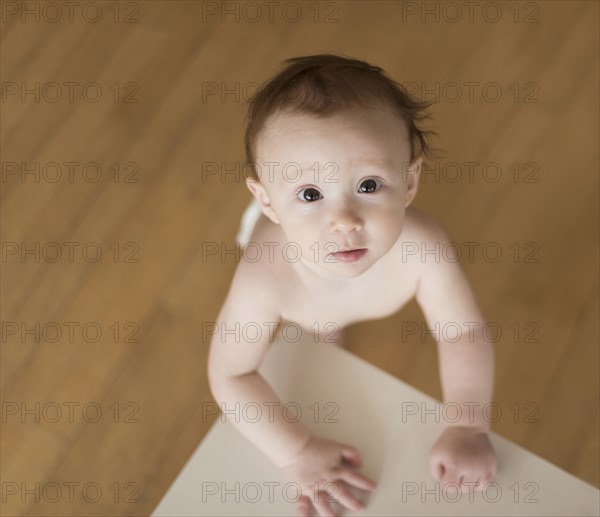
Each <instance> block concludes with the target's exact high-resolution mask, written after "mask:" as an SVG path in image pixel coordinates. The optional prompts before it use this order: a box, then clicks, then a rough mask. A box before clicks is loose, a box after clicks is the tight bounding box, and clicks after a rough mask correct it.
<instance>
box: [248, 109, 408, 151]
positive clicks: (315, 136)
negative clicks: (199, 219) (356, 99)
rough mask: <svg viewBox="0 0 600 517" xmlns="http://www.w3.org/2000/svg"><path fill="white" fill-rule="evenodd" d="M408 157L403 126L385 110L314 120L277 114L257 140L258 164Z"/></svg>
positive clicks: (406, 132)
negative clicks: (286, 161)
mask: <svg viewBox="0 0 600 517" xmlns="http://www.w3.org/2000/svg"><path fill="white" fill-rule="evenodd" d="M409 154H410V145H409V142H408V131H407V128H406V124H405V122H404V121H403V120H401V119H400V117H398V116H397V115H395V114H393V113H392V112H390V111H389V110H386V109H356V110H353V111H349V112H343V113H336V114H335V115H332V116H328V117H323V118H320V117H317V116H315V115H310V114H305V113H280V114H277V115H275V116H273V117H271V118H270V119H269V120H268V121H267V123H266V124H265V127H264V129H263V130H262V131H261V133H260V135H259V137H258V139H257V149H256V156H257V161H258V162H262V161H271V160H273V161H275V160H278V159H284V160H288V161H300V160H308V161H311V160H320V159H322V160H340V159H342V156H343V157H345V158H347V159H349V160H352V161H354V160H357V161H373V160H377V161H381V162H395V161H397V160H403V159H406V158H407V156H408V155H409Z"/></svg>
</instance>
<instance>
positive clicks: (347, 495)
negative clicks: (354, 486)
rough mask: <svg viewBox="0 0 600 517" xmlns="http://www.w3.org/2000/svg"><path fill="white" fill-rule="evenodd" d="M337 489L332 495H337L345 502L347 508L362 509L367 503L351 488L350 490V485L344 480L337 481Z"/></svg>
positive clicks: (336, 496)
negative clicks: (357, 496) (351, 490)
mask: <svg viewBox="0 0 600 517" xmlns="http://www.w3.org/2000/svg"><path fill="white" fill-rule="evenodd" d="M335 485H336V488H337V490H336V491H335V492H334V493H332V494H331V495H332V496H333V497H335V498H336V499H337V500H338V501H339V502H340V503H341V504H343V505H344V506H345V507H346V508H349V509H350V510H357V511H358V510H362V509H363V508H364V507H365V504H364V503H363V502H362V501H360V500H359V499H357V498H356V497H355V496H354V494H352V492H350V490H348V485H346V483H345V482H344V481H340V482H339V483H336V484H335Z"/></svg>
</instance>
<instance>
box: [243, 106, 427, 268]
mask: <svg viewBox="0 0 600 517" xmlns="http://www.w3.org/2000/svg"><path fill="white" fill-rule="evenodd" d="M409 160H410V143H409V141H408V132H407V129H406V127H405V124H404V123H403V122H402V121H401V120H400V119H398V118H397V117H395V116H394V115H393V114H391V113H390V112H388V111H384V110H359V111H353V112H351V113H343V114H339V115H334V116H333V117H328V118H323V119H319V118H316V117H314V116H309V115H304V114H288V113H284V114H280V115H277V116H276V117H274V118H272V119H270V121H269V123H268V124H267V127H266V128H265V129H264V130H263V132H262V133H261V134H260V137H259V140H258V143H257V159H256V161H257V169H258V170H259V175H260V183H251V182H248V188H249V189H250V190H251V191H252V192H253V193H254V195H255V196H256V197H257V199H258V200H259V202H260V203H261V206H262V208H263V212H264V213H265V214H266V215H267V216H268V217H269V218H270V219H271V220H272V221H273V222H275V223H277V224H280V225H281V228H282V230H283V232H284V234H285V236H286V238H287V240H288V241H289V242H291V243H294V244H293V246H291V247H288V248H287V249H286V251H287V253H286V256H288V258H289V260H290V261H294V260H295V256H294V255H295V254H296V252H299V253H300V260H301V261H302V263H303V264H305V265H306V266H307V267H308V268H310V269H311V270H313V271H315V272H317V273H319V274H320V275H323V274H327V275H328V276H329V275H334V276H336V277H340V276H341V277H357V276H359V275H361V274H362V273H364V272H365V271H367V270H368V269H369V268H370V267H371V266H372V265H373V264H375V262H377V261H378V260H379V259H380V258H382V257H383V256H384V255H385V254H386V253H387V252H388V251H389V250H390V249H391V248H392V246H393V245H394V244H395V243H396V242H397V240H398V238H399V236H400V233H401V232H402V227H403V224H404V216H405V210H406V207H407V206H408V205H409V204H410V202H411V201H412V199H413V198H414V195H415V194H416V190H417V186H418V180H419V172H420V164H421V159H418V160H415V163H414V164H410V163H409ZM269 162H271V164H269ZM348 249H351V250H356V249H359V250H366V251H358V252H353V253H340V254H337V255H331V253H333V252H338V251H340V250H348Z"/></svg>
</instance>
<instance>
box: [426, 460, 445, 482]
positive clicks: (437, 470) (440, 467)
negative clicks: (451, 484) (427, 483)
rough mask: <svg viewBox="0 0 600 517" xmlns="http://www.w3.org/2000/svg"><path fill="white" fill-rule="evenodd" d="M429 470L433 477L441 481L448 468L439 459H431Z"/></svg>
mask: <svg viewBox="0 0 600 517" xmlns="http://www.w3.org/2000/svg"><path fill="white" fill-rule="evenodd" d="M429 472H430V473H431V475H432V477H433V479H436V480H437V481H441V480H442V478H443V477H444V474H445V472H446V469H445V467H444V464H443V463H442V462H441V461H440V460H439V459H437V458H436V459H431V460H430V461H429Z"/></svg>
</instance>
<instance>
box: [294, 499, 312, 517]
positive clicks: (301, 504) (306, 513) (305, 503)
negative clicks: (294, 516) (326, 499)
mask: <svg viewBox="0 0 600 517" xmlns="http://www.w3.org/2000/svg"><path fill="white" fill-rule="evenodd" d="M311 508H312V505H311V504H310V498H309V497H308V496H306V495H302V496H300V499H298V501H296V511H297V512H298V515H299V517H310V510H311Z"/></svg>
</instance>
